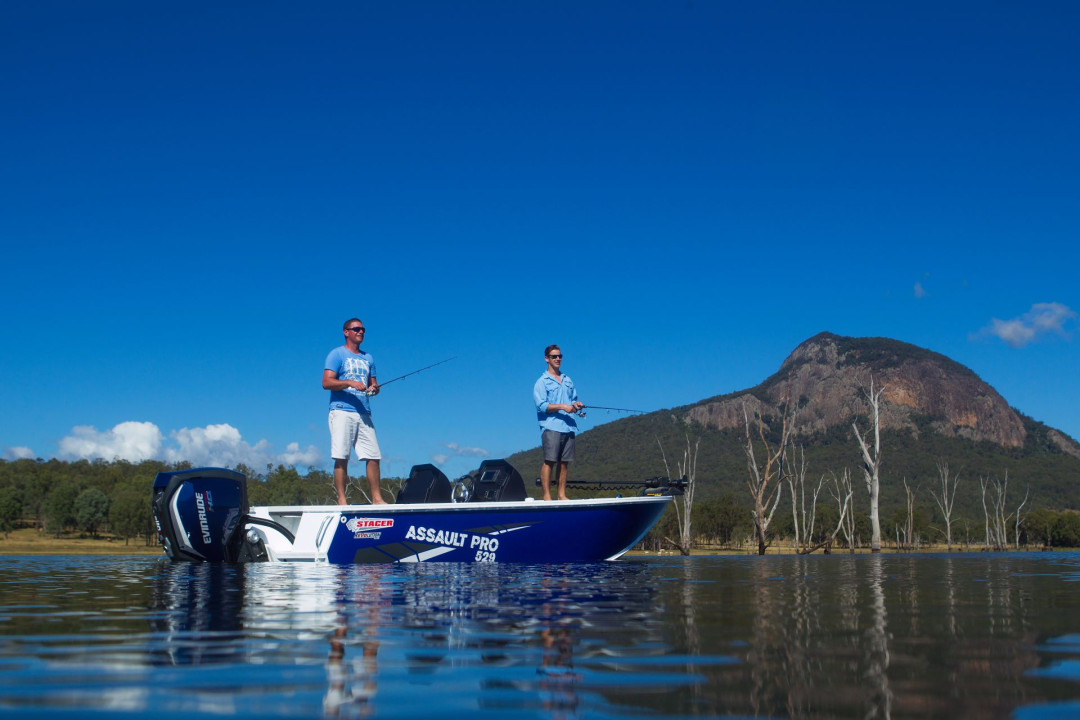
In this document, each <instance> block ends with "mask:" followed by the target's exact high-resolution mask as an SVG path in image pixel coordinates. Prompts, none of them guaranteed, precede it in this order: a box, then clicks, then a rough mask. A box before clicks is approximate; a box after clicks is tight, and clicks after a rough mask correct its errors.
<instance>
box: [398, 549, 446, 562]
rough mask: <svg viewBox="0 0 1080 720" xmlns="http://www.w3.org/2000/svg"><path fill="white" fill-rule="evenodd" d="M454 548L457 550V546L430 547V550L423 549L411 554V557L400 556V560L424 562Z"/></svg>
mask: <svg viewBox="0 0 1080 720" xmlns="http://www.w3.org/2000/svg"><path fill="white" fill-rule="evenodd" d="M454 550H457V548H452V547H437V548H432V549H430V550H425V551H424V552H420V553H416V554H415V555H413V556H411V557H403V558H401V561H400V562H403V563H407V562H411V563H415V562H424V561H426V560H432V559H434V558H437V557H439V556H440V555H445V554H446V553H448V552H453V551H454Z"/></svg>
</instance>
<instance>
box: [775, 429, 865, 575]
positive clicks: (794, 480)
mask: <svg viewBox="0 0 1080 720" xmlns="http://www.w3.org/2000/svg"><path fill="white" fill-rule="evenodd" d="M790 449H791V454H792V456H794V455H795V447H794V445H792V446H791V448H790ZM833 481H834V483H835V482H836V477H835V475H834V476H833ZM787 484H788V487H789V488H790V490H791V510H792V522H793V523H794V526H795V552H796V553H798V554H800V555H809V554H810V553H812V552H815V551H817V550H820V549H821V548H825V549H826V552H828V548H831V547H832V545H833V543H834V542H836V536H837V535H838V534H839V533H840V530H841V528H842V527H843V525H844V520H845V518H846V516H847V510H848V501H849V500H850V497H851V496H850V495H848V496H846V497H844V498H843V502H840V519H839V521H838V522H837V523H836V527H835V528H833V531H832V533H830V534H829V535H827V536H825V538H824V539H823V540H819V541H818V542H816V543H815V542H814V527H815V525H816V523H817V502H818V496H819V495H821V488H822V487H824V486H825V476H824V475H822V476H821V477H820V478H819V479H818V484H817V487H816V488H814V490H813V491H812V492H811V493H810V503H809V507H807V500H806V451H805V449H803V448H802V447H800V448H799V462H798V465H796V466H795V469H794V471H793V472H791V473H788V475H787ZM833 497H835V498H837V500H838V502H839V500H840V497H841V495H840V490H839V488H838V487H837V490H836V492H835V493H834V494H833Z"/></svg>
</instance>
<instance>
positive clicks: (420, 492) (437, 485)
mask: <svg viewBox="0 0 1080 720" xmlns="http://www.w3.org/2000/svg"><path fill="white" fill-rule="evenodd" d="M451 494H452V488H451V487H450V481H449V480H448V479H447V478H446V475H444V474H443V472H442V470H440V469H439V468H437V467H435V466H434V465H432V464H430V463H426V464H424V465H413V468H412V470H410V471H409V478H408V480H406V481H405V485H404V486H403V487H402V488H401V491H400V492H399V493H398V494H397V499H396V500H395V501H394V502H395V503H398V504H406V503H408V504H412V503H448V502H451Z"/></svg>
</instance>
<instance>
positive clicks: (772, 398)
mask: <svg viewBox="0 0 1080 720" xmlns="http://www.w3.org/2000/svg"><path fill="white" fill-rule="evenodd" d="M871 378H872V379H873V383H874V387H875V388H876V389H881V388H884V389H883V391H882V395H881V398H882V404H881V424H882V429H887V430H910V431H912V432H914V433H916V434H917V433H918V432H919V428H920V427H925V426H926V425H925V423H926V421H929V423H930V427H931V428H932V429H933V430H934V431H935V432H938V433H941V434H943V435H946V436H959V437H965V438H968V439H971V440H975V441H980V440H986V441H990V442H993V443H995V444H997V445H1000V446H1002V447H1005V448H1018V447H1023V445H1024V440H1025V438H1026V436H1027V432H1026V430H1025V428H1024V423H1023V420H1022V419H1021V417H1020V415H1019V414H1018V413H1017V412H1016V411H1015V410H1013V409H1012V408H1011V407H1009V404H1008V403H1007V402H1005V399H1004V398H1002V397H1001V395H1000V394H998V392H997V391H996V390H994V388H992V387H990V386H989V385H988V384H986V383H985V382H983V381H982V379H980V378H979V376H978V375H976V374H975V373H974V372H972V371H971V370H970V369H968V368H967V367H964V366H963V365H961V364H960V363H957V362H955V361H953V360H950V359H949V358H947V357H945V356H944V355H941V354H939V353H936V352H933V351H931V350H927V349H925V348H920V347H918V346H915V345H910V344H908V343H905V342H901V341H899V340H892V339H889V338H851V337H843V336H840V335H834V334H832V333H829V332H822V333H818V334H817V335H814V336H813V337H811V338H809V339H807V340H805V341H803V342H802V343H800V344H799V346H798V347H796V348H795V349H794V350H793V351H792V352H791V354H790V355H789V356H788V357H787V359H786V360H784V362H783V363H782V364H781V366H780V369H779V370H778V371H777V372H776V373H775V374H773V375H772V376H771V377H769V378H768V379H767V380H765V382H763V383H762V384H761V385H759V386H757V387H756V388H751V389H748V390H745V391H742V392H738V393H733V394H731V395H725V396H721V397H717V398H712V399H710V400H706V401H703V402H702V403H699V404H697V405H694V406H692V407H690V408H688V410H687V417H688V418H690V419H693V420H696V421H697V422H700V423H702V424H704V425H707V426H712V427H717V428H720V429H726V428H733V427H741V425H742V423H743V417H742V407H743V404H744V403H745V404H746V407H747V410H748V411H749V412H751V413H752V412H755V411H756V412H758V413H760V414H761V415H763V416H769V415H772V416H779V414H780V408H779V405H780V403H782V402H783V400H784V397H785V394H786V392H787V388H788V382H789V379H790V383H791V398H792V399H793V400H794V401H797V402H798V403H799V406H800V408H801V409H800V410H799V413H798V416H797V417H796V433H797V434H801V435H814V434H816V433H820V432H825V431H827V430H828V429H829V428H831V427H833V426H835V425H839V424H844V425H850V424H851V422H852V421H853V420H857V419H859V418H865V417H866V416H867V415H868V413H869V404H868V403H867V402H866V392H867V391H868V390H869V388H870V382H871Z"/></svg>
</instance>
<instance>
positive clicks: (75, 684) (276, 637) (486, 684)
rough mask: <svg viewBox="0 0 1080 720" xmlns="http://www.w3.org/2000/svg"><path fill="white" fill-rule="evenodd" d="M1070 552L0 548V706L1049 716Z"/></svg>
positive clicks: (1076, 605) (1060, 688) (306, 713)
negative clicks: (535, 556) (187, 559)
mask: <svg viewBox="0 0 1080 720" xmlns="http://www.w3.org/2000/svg"><path fill="white" fill-rule="evenodd" d="M1078 580H1080V571H1078V563H1077V556H1075V555H1067V554H1062V555H1053V554H1049V553H1042V554H1034V553H1032V554H1030V555H986V554H977V555H961V554H953V555H943V556H928V555H922V556H912V555H904V556H900V555H879V556H850V555H832V556H829V557H822V556H811V557H806V556H801V557H767V558H757V557H726V558H725V557H717V558H671V557H668V558H660V559H648V560H639V559H632V560H628V561H624V562H620V563H614V564H598V565H595V566H591V565H585V566H552V567H548V566H500V565H487V566H452V565H430V566H424V565H417V566H400V567H395V566H383V565H378V566H358V567H332V566H325V565H323V566H317V565H306V566H283V565H258V566H246V567H242V566H213V565H187V564H180V565H172V564H168V563H155V562H150V561H105V560H102V559H70V558H56V559H27V560H12V559H6V558H0V707H2V708H3V711H4V715H5V718H8V717H19V715H20V713H22V714H25V715H30V714H33V713H42V712H44V713H47V714H50V715H55V714H63V713H71V714H75V713H78V714H79V715H80V716H85V715H93V714H94V713H105V714H108V715H110V716H123V715H131V716H142V715H147V714H153V715H155V716H159V717H162V716H164V717H168V716H174V717H180V716H183V717H185V718H190V717H198V716H203V715H207V716H209V715H221V714H231V715H237V716H241V717H268V716H276V717H282V716H300V717H316V716H324V717H366V716H380V717H386V716H391V717H424V718H429V717H430V716H431V715H432V714H454V713H461V714H465V713H468V714H470V715H477V714H479V715H487V716H489V717H499V718H502V717H550V718H560V719H567V720H569V719H572V718H584V717H597V716H602V717H649V716H663V717H703V716H709V717H712V716H736V717H744V716H751V715H753V716H758V717H790V718H819V717H864V718H908V717H957V716H967V717H975V716H977V717H1008V716H1010V715H1011V714H1014V713H1015V714H1017V715H1019V716H1025V717H1051V716H1054V715H1055V714H1059V715H1060V714H1068V713H1069V712H1070V711H1071V710H1073V709H1075V708H1076V707H1077V705H1078V703H1080V671H1078V670H1077V668H1080V640H1078V639H1077V638H1080V612H1078V611H1080V593H1078V592H1077V591H1076V589H1077V588H1078V587H1080V586H1078V585H1077V584H1076V583H1077V581H1078Z"/></svg>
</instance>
